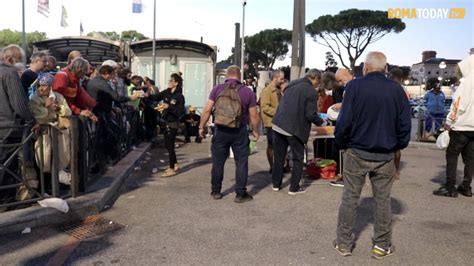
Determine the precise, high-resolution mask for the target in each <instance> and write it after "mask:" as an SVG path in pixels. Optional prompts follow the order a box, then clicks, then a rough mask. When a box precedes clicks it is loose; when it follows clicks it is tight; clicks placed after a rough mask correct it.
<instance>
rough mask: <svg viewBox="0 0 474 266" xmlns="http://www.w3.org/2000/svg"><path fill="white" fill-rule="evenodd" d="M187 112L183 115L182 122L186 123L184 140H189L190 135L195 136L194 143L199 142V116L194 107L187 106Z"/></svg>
mask: <svg viewBox="0 0 474 266" xmlns="http://www.w3.org/2000/svg"><path fill="white" fill-rule="evenodd" d="M188 111H189V113H188V114H186V115H185V116H184V124H185V125H186V128H185V131H184V142H186V143H189V142H191V136H196V139H195V141H196V143H201V137H200V136H199V121H200V120H201V116H200V115H197V114H196V107H194V106H192V105H191V106H189V109H188Z"/></svg>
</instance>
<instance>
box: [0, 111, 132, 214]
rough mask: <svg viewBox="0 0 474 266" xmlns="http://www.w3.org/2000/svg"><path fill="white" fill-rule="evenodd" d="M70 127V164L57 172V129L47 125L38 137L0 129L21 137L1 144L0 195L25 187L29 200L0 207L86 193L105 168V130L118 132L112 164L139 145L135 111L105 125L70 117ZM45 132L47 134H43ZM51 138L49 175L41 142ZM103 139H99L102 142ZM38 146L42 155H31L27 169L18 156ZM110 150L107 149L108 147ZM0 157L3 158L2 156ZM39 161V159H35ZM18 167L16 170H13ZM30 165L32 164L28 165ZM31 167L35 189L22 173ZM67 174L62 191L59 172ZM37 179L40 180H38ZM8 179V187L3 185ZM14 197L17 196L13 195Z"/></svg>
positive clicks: (27, 130)
mask: <svg viewBox="0 0 474 266" xmlns="http://www.w3.org/2000/svg"><path fill="white" fill-rule="evenodd" d="M70 121H71V126H70V128H69V129H67V130H68V131H69V135H70V138H69V139H70V144H69V145H67V146H69V147H70V148H69V151H68V152H69V155H70V161H69V166H68V168H67V169H60V158H59V156H60V154H59V153H60V152H59V149H60V147H59V144H58V143H59V141H58V137H59V134H61V133H60V130H62V129H58V128H57V127H56V126H52V125H49V124H46V125H41V129H40V132H39V134H36V133H35V132H31V128H29V127H27V126H11V127H0V130H2V129H4V130H5V129H8V130H14V129H16V130H17V131H23V137H21V138H20V137H19V138H17V141H16V142H13V143H1V142H0V152H1V153H4V154H0V195H1V196H5V195H6V193H4V192H5V191H7V190H10V192H11V193H10V194H13V193H12V190H13V189H16V190H17V192H18V189H19V188H20V187H24V188H25V189H26V190H27V192H28V194H30V197H28V198H27V199H21V200H20V199H18V195H15V196H13V195H12V197H15V201H14V202H7V203H2V202H0V207H15V206H19V205H24V204H31V203H35V202H37V201H38V200H41V199H44V198H47V197H50V196H53V197H61V198H67V197H77V196H79V195H80V194H81V193H84V192H86V188H87V186H88V185H90V184H91V183H92V182H93V181H94V180H95V179H96V178H97V177H99V176H100V175H101V174H102V173H103V172H104V171H105V170H106V168H107V163H106V162H107V160H106V157H104V155H107V149H104V147H103V145H102V146H101V145H100V144H101V143H103V142H101V141H103V138H104V137H106V136H104V135H102V136H101V133H102V134H103V132H104V130H110V129H106V128H105V127H107V126H113V129H112V130H114V131H117V138H118V141H117V143H116V144H115V145H116V147H114V148H115V149H116V150H117V152H118V154H117V156H116V158H115V159H114V160H113V161H112V163H116V162H118V161H119V160H120V159H121V158H123V157H124V156H125V155H126V154H127V153H128V152H129V151H130V150H131V147H132V145H134V144H136V143H137V142H138V140H137V136H136V135H135V133H136V132H137V130H138V129H137V127H139V126H140V125H139V121H140V115H139V113H138V111H132V110H122V112H116V113H115V114H114V116H113V117H112V121H109V123H113V125H112V124H105V123H101V122H100V121H99V123H94V122H92V121H91V120H89V119H87V118H85V117H82V116H79V117H78V116H72V117H70ZM45 132H47V133H45ZM43 138H50V140H49V143H50V151H49V152H50V154H51V156H50V157H51V159H50V162H48V163H50V167H48V168H49V172H46V173H45V171H44V164H45V158H44V152H43V151H44V148H45V147H44V146H43V145H44V139H43ZM101 138H102V139H101ZM34 141H36V142H37V145H38V149H39V150H40V151H41V152H38V153H36V152H35V153H34V154H35V155H37V156H35V158H34V159H33V160H34V161H35V162H36V164H35V163H34V162H33V163H32V165H30V166H27V163H26V161H25V156H19V155H21V154H22V153H23V151H24V150H27V149H29V152H33V146H34V143H33V145H31V142H34ZM109 148H110V147H109ZM1 155H3V156H1ZM36 157H39V158H36ZM17 164H18V166H16V165H17ZM30 164H31V163H30ZM27 167H30V169H29V170H30V171H33V170H32V169H34V171H35V172H36V180H37V182H38V185H37V186H36V187H34V186H31V185H30V184H29V181H31V180H32V179H31V178H29V177H28V178H27V175H26V174H25V169H26V168H27ZM63 170H67V172H69V174H70V185H69V189H61V183H60V178H59V174H60V172H61V171H63ZM38 177H39V178H38ZM5 178H9V181H14V182H9V183H8V184H4V183H3V182H4V181H5V180H6V179H5ZM15 194H17V193H15ZM0 198H1V197H0Z"/></svg>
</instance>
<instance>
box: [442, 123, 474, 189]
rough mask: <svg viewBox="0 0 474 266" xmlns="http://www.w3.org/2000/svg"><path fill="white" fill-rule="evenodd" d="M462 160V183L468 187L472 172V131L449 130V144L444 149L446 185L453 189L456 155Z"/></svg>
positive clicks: (473, 159) (473, 143)
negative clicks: (460, 156)
mask: <svg viewBox="0 0 474 266" xmlns="http://www.w3.org/2000/svg"><path fill="white" fill-rule="evenodd" d="M459 154H461V155H462V160H463V162H464V179H463V185H464V186H466V187H470V185H471V182H472V175H473V173H474V131H455V130H451V131H449V146H448V148H447V149H446V186H447V187H449V188H450V189H454V187H455V185H456V171H457V168H458V157H459Z"/></svg>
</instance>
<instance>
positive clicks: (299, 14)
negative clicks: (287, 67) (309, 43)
mask: <svg viewBox="0 0 474 266" xmlns="http://www.w3.org/2000/svg"><path fill="white" fill-rule="evenodd" d="M305 12H306V11H305V0H294V3H293V32H292V38H291V77H290V78H291V80H294V79H298V78H301V77H303V75H304V64H305V62H304V61H305Z"/></svg>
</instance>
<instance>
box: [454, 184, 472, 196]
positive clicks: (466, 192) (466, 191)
mask: <svg viewBox="0 0 474 266" xmlns="http://www.w3.org/2000/svg"><path fill="white" fill-rule="evenodd" d="M457 191H458V192H459V194H461V195H463V196H465V197H472V190H471V187H470V186H465V185H459V186H458V189H457Z"/></svg>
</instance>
